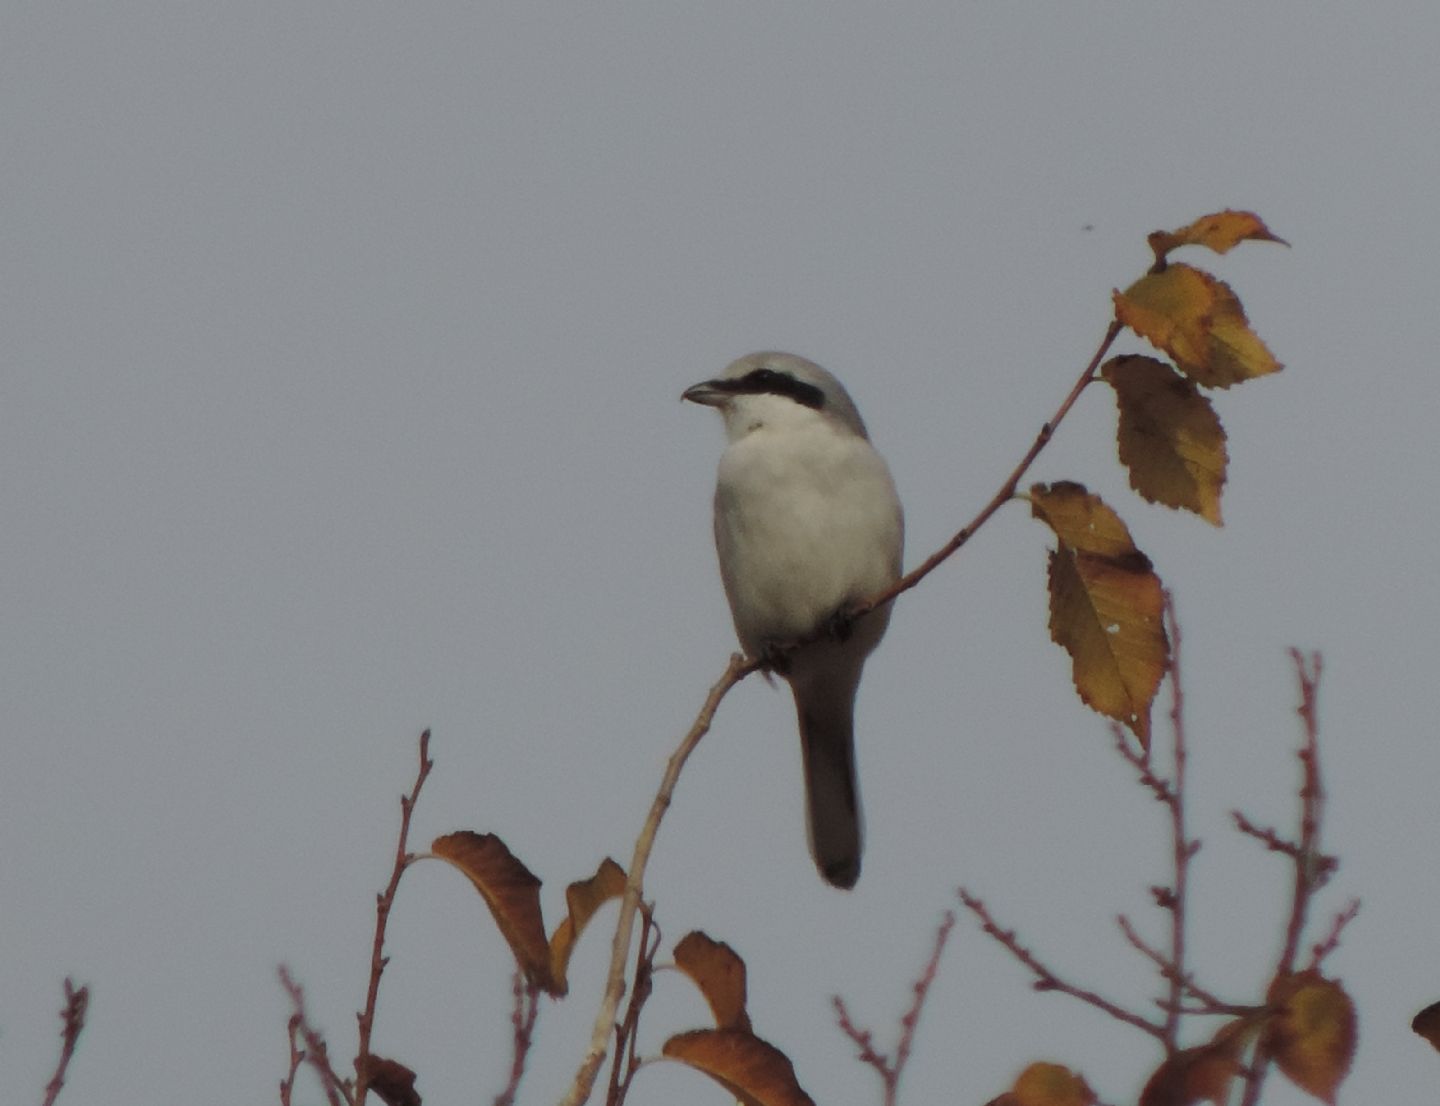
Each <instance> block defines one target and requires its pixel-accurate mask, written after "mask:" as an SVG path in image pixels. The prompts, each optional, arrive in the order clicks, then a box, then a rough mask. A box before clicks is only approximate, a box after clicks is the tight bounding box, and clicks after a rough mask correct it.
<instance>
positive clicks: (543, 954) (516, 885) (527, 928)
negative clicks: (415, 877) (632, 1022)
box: [430, 830, 564, 995]
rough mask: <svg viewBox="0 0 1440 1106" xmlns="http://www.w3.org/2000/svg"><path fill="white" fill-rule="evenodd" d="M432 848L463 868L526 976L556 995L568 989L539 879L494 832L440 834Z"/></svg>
mask: <svg viewBox="0 0 1440 1106" xmlns="http://www.w3.org/2000/svg"><path fill="white" fill-rule="evenodd" d="M430 851H431V853H432V854H434V855H435V856H437V857H439V858H440V859H441V860H447V861H449V862H450V863H451V864H453V865H454V866H455V867H457V868H459V869H460V871H461V872H463V873H464V874H465V876H466V878H468V879H469V880H470V882H471V883H472V884H474V885H475V889H476V890H477V891H479V892H480V895H481V897H482V898H484V900H485V905H486V906H488V907H489V908H490V913H491V914H492V915H494V917H495V924H496V925H497V926H499V927H500V933H501V935H502V936H504V938H505V940H506V941H507V942H508V943H509V945H510V950H511V951H512V952H514V954H515V959H516V961H518V962H519V964H520V968H521V970H522V971H524V973H525V977H526V978H527V979H529V980H530V982H531V983H533V984H534V985H535V986H537V987H539V988H540V989H541V990H542V991H546V992H548V993H550V994H552V995H559V994H563V993H564V992H563V990H562V989H561V988H560V986H559V985H558V984H557V983H556V981H555V979H554V977H553V976H552V975H551V974H550V944H549V942H548V941H546V940H545V921H544V919H543V918H542V917H541V915H540V880H539V878H538V877H537V876H535V875H534V874H532V873H531V871H530V869H528V868H526V867H525V865H524V864H522V863H520V861H519V860H517V859H516V858H515V855H514V854H513V853H511V852H510V850H509V849H508V848H507V847H506V846H505V842H503V841H501V840H500V838H498V837H496V836H495V835H494V834H493V833H474V832H472V831H470V830H460V831H459V832H458V833H448V834H446V835H445V836H444V837H437V838H436V839H435V840H434V841H433V842H432V843H431V845H430Z"/></svg>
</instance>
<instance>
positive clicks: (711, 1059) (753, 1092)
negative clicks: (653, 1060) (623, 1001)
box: [662, 1029, 815, 1106]
mask: <svg viewBox="0 0 1440 1106" xmlns="http://www.w3.org/2000/svg"><path fill="white" fill-rule="evenodd" d="M662 1051H663V1054H664V1055H665V1056H666V1057H667V1058H669V1059H671V1060H679V1061H680V1062H681V1063H683V1064H686V1065H688V1066H690V1067H692V1068H694V1069H695V1070H696V1071H700V1072H704V1073H705V1074H706V1075H708V1076H709V1077H710V1078H711V1079H713V1080H715V1082H717V1083H719V1084H720V1085H721V1086H722V1087H724V1088H725V1090H726V1091H727V1092H729V1093H730V1094H733V1095H734V1096H735V1097H736V1098H737V1099H739V1100H740V1101H741V1102H742V1103H744V1104H745V1106H815V1102H814V1100H813V1099H812V1098H811V1097H810V1096H809V1095H808V1094H806V1093H805V1092H804V1091H803V1090H801V1089H800V1084H799V1083H798V1082H797V1081H796V1079H795V1068H794V1066H793V1065H791V1063H790V1059H789V1057H787V1056H786V1055H785V1054H784V1053H783V1052H781V1051H780V1050H779V1049H778V1048H776V1047H775V1046H774V1045H772V1044H769V1043H767V1042H765V1041H762V1040H761V1039H760V1038H759V1037H756V1036H755V1035H754V1034H752V1033H749V1032H746V1031H745V1030H743V1029H695V1030H691V1031H690V1032H689V1033H680V1034H677V1035H676V1036H674V1037H671V1038H670V1039H669V1040H668V1041H666V1042H665V1047H664V1049H663V1050H662Z"/></svg>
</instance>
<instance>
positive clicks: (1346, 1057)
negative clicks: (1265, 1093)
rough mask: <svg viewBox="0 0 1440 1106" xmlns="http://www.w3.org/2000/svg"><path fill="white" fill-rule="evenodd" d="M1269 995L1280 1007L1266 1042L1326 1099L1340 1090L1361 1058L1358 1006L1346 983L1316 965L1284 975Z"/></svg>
mask: <svg viewBox="0 0 1440 1106" xmlns="http://www.w3.org/2000/svg"><path fill="white" fill-rule="evenodd" d="M1265 998H1266V1001H1267V1002H1269V1003H1270V1005H1271V1006H1273V1007H1276V1008H1277V1009H1278V1011H1279V1012H1278V1013H1276V1014H1274V1015H1273V1016H1272V1017H1271V1018H1270V1020H1269V1022H1268V1023H1266V1026H1265V1032H1264V1035H1263V1037H1262V1039H1261V1044H1262V1046H1263V1047H1264V1049H1265V1051H1266V1052H1268V1053H1269V1054H1270V1055H1272V1056H1273V1057H1275V1063H1276V1064H1277V1065H1278V1066H1279V1068H1280V1070H1281V1071H1282V1072H1284V1073H1285V1076H1286V1078H1287V1079H1289V1080H1290V1082H1292V1083H1294V1084H1295V1085H1296V1086H1297V1087H1299V1088H1300V1089H1301V1090H1303V1091H1306V1092H1308V1093H1309V1094H1312V1095H1314V1096H1315V1097H1316V1098H1318V1099H1320V1100H1321V1101H1323V1102H1329V1103H1334V1101H1335V1091H1336V1090H1337V1089H1338V1088H1339V1086H1340V1083H1341V1081H1342V1080H1343V1079H1344V1078H1345V1076H1346V1074H1347V1073H1348V1072H1349V1071H1350V1064H1351V1061H1353V1060H1354V1058H1355V1032H1356V1031H1355V1006H1354V1004H1353V1003H1352V1002H1351V1001H1350V996H1349V995H1347V994H1346V993H1345V989H1344V988H1343V987H1341V986H1340V984H1339V983H1337V982H1336V981H1335V980H1333V979H1326V978H1324V977H1323V976H1322V975H1321V974H1320V973H1319V972H1317V971H1315V970H1313V969H1312V970H1310V971H1304V972H1296V973H1294V974H1293V975H1288V976H1280V977H1278V978H1276V979H1275V980H1274V981H1273V982H1272V983H1271V984H1270V988H1269V991H1268V992H1267V993H1266V996H1265Z"/></svg>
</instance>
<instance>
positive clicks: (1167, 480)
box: [1100, 355, 1230, 526]
mask: <svg viewBox="0 0 1440 1106" xmlns="http://www.w3.org/2000/svg"><path fill="white" fill-rule="evenodd" d="M1100 376H1101V378H1102V379H1103V380H1105V382H1106V383H1108V384H1109V385H1110V386H1111V387H1113V388H1114V389H1115V401H1116V403H1118V404H1119V406H1120V425H1119V429H1118V431H1117V432H1116V441H1117V443H1118V445H1119V450H1120V461H1121V463H1122V464H1123V465H1124V466H1125V467H1126V469H1127V470H1128V471H1129V473H1130V486H1131V487H1132V488H1134V489H1135V490H1136V491H1137V492H1138V493H1139V494H1140V495H1142V496H1143V497H1144V498H1145V499H1147V500H1149V501H1150V502H1151V503H1163V504H1164V505H1165V506H1167V507H1183V508H1184V509H1185V510H1187V511H1194V512H1195V513H1196V514H1197V515H1199V516H1200V517H1201V518H1203V519H1205V520H1207V521H1209V522H1212V523H1214V524H1215V525H1216V526H1219V525H1220V522H1221V519H1220V489H1221V488H1222V487H1224V485H1225V468H1226V466H1227V465H1228V464H1229V461H1230V458H1229V454H1228V453H1227V452H1226V450H1225V430H1224V428H1223V427H1222V426H1221V425H1220V418H1219V416H1217V415H1216V414H1215V409H1214V408H1213V407H1211V406H1210V401H1209V400H1208V399H1206V398H1205V397H1204V396H1202V395H1201V394H1200V390H1199V389H1198V388H1197V387H1196V386H1195V382H1194V381H1192V380H1188V379H1186V378H1185V377H1183V376H1181V375H1180V374H1179V373H1177V372H1175V370H1174V369H1172V368H1171V367H1170V366H1169V365H1167V364H1165V363H1164V362H1163V361H1157V360H1155V358H1153V357H1139V356H1134V355H1127V356H1123V357H1112V358H1111V359H1110V360H1109V361H1107V362H1105V364H1104V365H1103V366H1101V368H1100Z"/></svg>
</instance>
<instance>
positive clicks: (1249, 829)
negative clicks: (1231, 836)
mask: <svg viewBox="0 0 1440 1106" xmlns="http://www.w3.org/2000/svg"><path fill="white" fill-rule="evenodd" d="M1230 817H1231V818H1233V819H1235V828H1236V829H1238V830H1239V831H1240V832H1241V833H1243V834H1245V836H1246V837H1253V838H1255V840H1256V841H1259V842H1260V843H1261V844H1262V845H1264V846H1265V847H1266V848H1267V849H1269V850H1270V851H1271V852H1272V853H1284V854H1285V855H1286V856H1288V857H1290V858H1291V859H1292V860H1296V859H1299V857H1300V846H1299V845H1297V844H1296V843H1295V842H1293V841H1289V840H1286V839H1285V838H1284V837H1281V836H1280V831H1279V830H1277V829H1275V828H1274V827H1273V826H1257V825H1256V824H1255V823H1254V822H1252V821H1250V819H1249V818H1247V817H1245V815H1244V814H1242V813H1241V812H1240V811H1238V810H1232V811H1231V812H1230Z"/></svg>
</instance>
